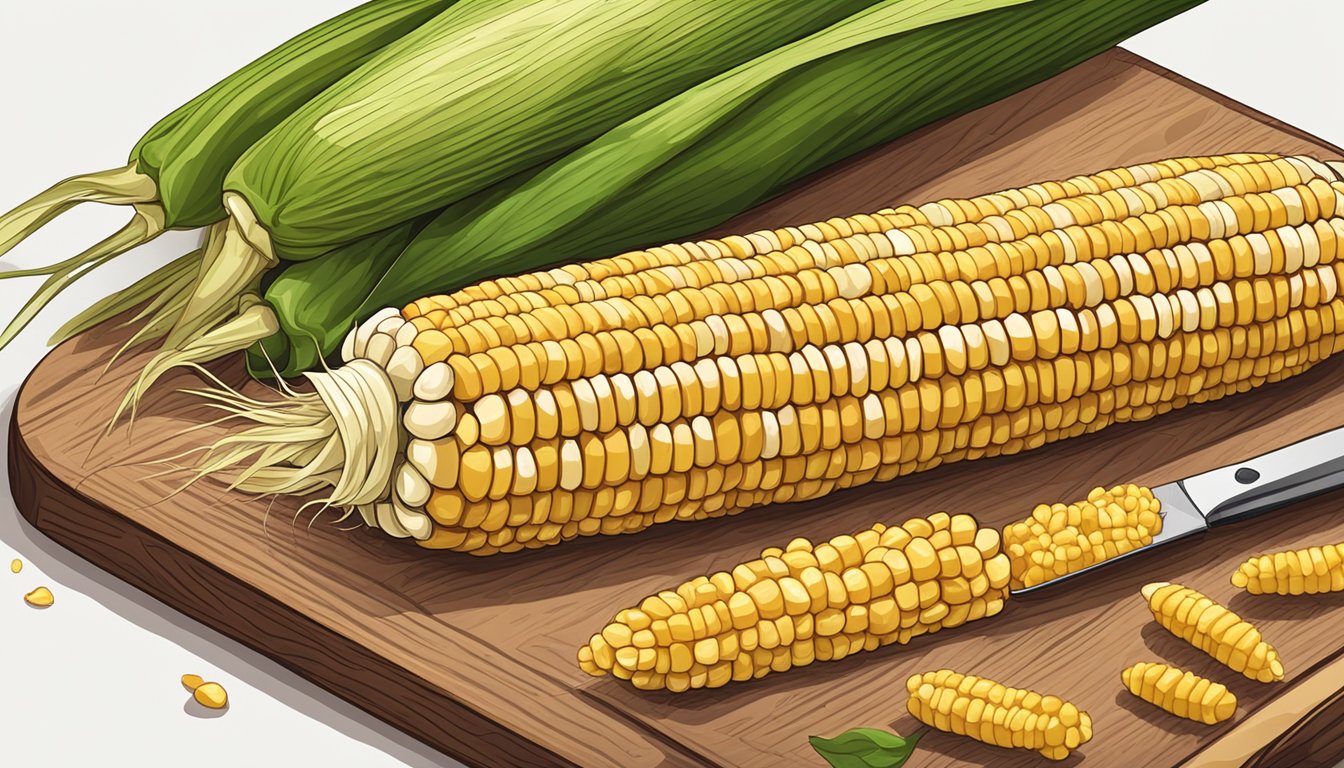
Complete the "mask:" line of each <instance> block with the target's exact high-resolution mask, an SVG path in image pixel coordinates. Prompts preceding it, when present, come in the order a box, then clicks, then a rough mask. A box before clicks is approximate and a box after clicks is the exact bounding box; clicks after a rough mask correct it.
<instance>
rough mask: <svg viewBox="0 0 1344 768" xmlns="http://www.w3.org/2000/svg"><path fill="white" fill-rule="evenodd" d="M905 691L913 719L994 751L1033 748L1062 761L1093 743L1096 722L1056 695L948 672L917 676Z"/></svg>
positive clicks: (946, 670) (909, 681) (1052, 758)
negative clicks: (1085, 744) (984, 745)
mask: <svg viewBox="0 0 1344 768" xmlns="http://www.w3.org/2000/svg"><path fill="white" fill-rule="evenodd" d="M905 689H906V690H907V691H909V692H910V699H909V703H908V705H907V706H908V707H909V710H910V714H912V715H914V716H915V717H916V718H918V719H919V720H920V722H923V723H924V724H926V725H931V726H933V727H934V728H937V729H938V730H940V731H947V732H948V733H956V734H960V735H962V736H970V737H971V738H972V739H975V740H976V741H982V742H984V743H986V744H992V745H994V746H996V747H1017V748H1024V749H1034V750H1037V751H1039V752H1040V753H1041V754H1042V755H1044V756H1046V757H1047V758H1049V759H1051V760H1063V759H1064V758H1066V757H1068V756H1069V752H1070V751H1071V750H1074V749H1077V748H1078V745H1080V744H1084V743H1086V742H1087V741H1089V740H1091V738H1092V718H1091V717H1089V716H1088V714H1087V713H1086V712H1083V711H1081V710H1079V709H1078V707H1076V706H1074V705H1073V704H1070V703H1069V702H1067V701H1064V700H1062V699H1060V698H1059V697H1057V696H1042V695H1041V694H1039V693H1036V692H1034V691H1028V690H1023V689H1019V688H1009V687H1007V686H1005V685H1003V684H1002V683H996V682H994V681H993V680H989V679H986V678H983V677H976V676H975V675H963V674H960V673H957V672H953V671H952V670H950V669H940V670H938V671H937V672H925V673H924V674H922V675H913V676H911V677H910V679H909V680H907V681H906V683H905Z"/></svg>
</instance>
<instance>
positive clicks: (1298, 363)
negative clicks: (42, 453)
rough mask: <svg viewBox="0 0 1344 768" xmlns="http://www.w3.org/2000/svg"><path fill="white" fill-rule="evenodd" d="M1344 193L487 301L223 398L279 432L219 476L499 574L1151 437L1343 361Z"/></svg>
mask: <svg viewBox="0 0 1344 768" xmlns="http://www.w3.org/2000/svg"><path fill="white" fill-rule="evenodd" d="M1328 173H1332V172H1331V171H1330V170H1329V169H1328V168H1325V167H1324V166H1322V165H1321V164H1320V163H1317V162H1316V161H1314V160H1311V159H1309V158H1273V157H1267V156H1260V155H1241V156H1230V157H1229V158H1226V159H1223V160H1218V159H1207V158H1205V159H1190V158H1187V159H1179V160H1172V161H1166V162H1163V163H1157V164H1150V165H1147V166H1136V167H1135V168H1130V169H1120V170H1117V171H1113V172H1108V173H1103V174H1098V175H1097V176H1096V177H1078V178H1077V179H1071V180H1068V181H1067V182H1046V183H1043V184H1040V185H1033V186H1031V187H1027V188H1024V189H1022V190H1011V191H1008V192H1003V193H1000V194H999V195H992V196H989V197H987V198H979V199H976V200H972V201H950V200H949V201H940V202H938V203H934V204H929V205H925V206H920V207H919V208H910V207H903V208H900V209H892V210H889V211H883V212H879V213H877V214H874V215H867V216H854V217H850V218H848V219H838V218H837V219H831V220H829V221H826V222H818V223H815V224H812V225H804V226H800V227H789V228H784V229H780V230H773V231H770V230H766V231H762V232H756V233H752V234H750V235H748V236H745V237H729V238H723V239H721V240H705V241H699V242H694V243H684V244H680V245H672V246H665V247H663V248H653V249H649V250H647V251H640V252H634V253H630V254H625V255H623V256H620V257H616V258H614V259H608V260H604V261H600V262H594V263H590V264H587V265H568V266H565V267H560V268H556V269H552V270H548V271H545V272H540V273H534V274H531V275H523V276H520V277H516V278H501V279H499V280H492V281H486V282H485V283H481V284H478V285H475V286H471V287H468V288H465V289H462V290H460V291H458V292H456V293H454V294H452V295H448V296H435V297H429V298H426V299H423V300H420V301H418V302H415V303H413V304H411V305H408V306H407V307H405V308H404V309H402V310H400V311H398V310H396V309H386V310H383V311H381V312H379V313H376V314H375V315H374V316H373V317H371V318H370V319H369V320H367V321H365V322H364V323H363V324H361V325H360V326H359V327H358V328H357V329H355V330H354V331H352V333H351V334H350V336H349V337H348V338H347V341H346V344H345V347H344V350H343V356H344V357H345V358H346V359H347V360H348V361H349V363H348V365H347V366H345V367H344V368H341V369H337V370H336V371H334V372H332V373H330V374H328V373H314V374H309V379H310V380H311V381H312V382H313V383H314V385H315V387H316V388H317V390H318V391H317V392H315V393H311V394H310V393H301V394H289V395H286V396H285V398H284V399H283V400H282V401H281V402H279V403H275V404H267V405H260V404H258V403H256V402H255V401H249V400H247V399H246V398H242V397H239V396H235V395H230V394H228V393H223V392H214V393H212V394H211V395H210V396H211V397H214V398H215V399H216V400H217V402H218V403H219V404H220V405H221V406H222V407H224V408H225V409H227V410H229V411H231V412H234V413H237V414H238V415H240V416H243V417H245V418H249V419H252V420H255V421H258V422H262V423H263V424H264V425H265V426H261V427H258V428H257V430H256V431H252V432H244V433H241V434H238V435H234V436H231V437H230V438H228V439H227V441H226V442H225V443H223V444H221V445H220V446H218V448H219V450H218V451H217V452H216V453H215V454H214V455H213V456H212V457H211V459H210V460H209V461H207V462H206V463H205V464H204V465H203V467H202V471H204V472H206V473H215V472H221V471H225V470H228V469H229V468H231V467H236V466H240V465H246V464H248V463H249V462H251V460H252V459H254V458H259V457H263V458H264V460H263V461H261V462H259V463H256V464H255V465H253V466H250V467H249V468H248V469H246V470H244V471H242V472H239V473H236V475H235V478H234V480H235V482H236V484H237V486H238V487H240V488H243V489H245V490H249V491H254V492H261V493H307V492H312V491H317V490H321V489H324V488H328V487H330V486H332V485H333V483H335V484H336V486H335V487H334V488H332V492H331V493H330V494H329V495H328V496H327V498H328V500H329V501H330V502H331V503H332V504H335V505H337V506H344V507H349V508H354V509H358V510H359V512H360V514H361V515H362V516H363V518H364V519H365V521H366V522H367V523H368V524H369V525H376V526H378V527H380V528H382V529H383V530H385V531H387V532H388V533H391V534H393V535H396V536H403V537H404V536H412V537H414V538H416V539H417V540H418V541H419V543H420V544H421V545H422V546H426V547H431V548H445V549H454V550H458V551H465V552H472V553H475V554H490V553H493V552H499V551H513V550H518V549H522V548H531V547H540V546H545V545H550V544H555V543H558V542H560V541H564V540H567V539H571V538H574V537H576V536H581V535H593V534H599V533H600V534H614V533H626V532H634V531H638V530H641V529H643V528H645V527H648V526H649V525H652V524H654V523H660V522H666V521H669V520H692V519H703V518H708V517H717V516H721V515H725V514H732V513H735V512H737V511H740V510H742V509H745V508H748V507H751V506H757V505H760V504H765V503H769V502H772V501H781V502H782V501H788V500H801V499H808V498H815V497H817V496H821V495H824V494H827V493H830V492H832V491H833V490H835V489H838V488H845V487H851V486H854V485H860V484H863V483H866V482H870V481H873V480H886V479H891V478H894V477H897V476H900V475H903V474H907V473H910V472H914V471H917V470H922V469H927V468H931V467H935V466H938V465H940V464H942V463H946V462H951V461H958V460H961V459H966V458H979V457H984V456H996V455H1004V454H1012V453H1017V452H1019V451H1022V450H1025V449H1028V448H1033V447H1036V446H1039V445H1043V444H1046V443H1048V442H1053V441H1055V440H1059V439H1062V438H1065V437H1070V436H1073V435H1080V434H1085V433H1089V432H1093V431H1096V430H1099V429H1101V428H1103V427H1105V426H1106V425H1108V424H1112V423H1116V422H1125V421H1136V420H1143V419H1147V418H1151V417H1152V416H1154V415H1157V414H1160V413H1164V412H1166V411H1169V410H1171V409H1173V408H1179V407H1182V406H1184V405H1186V404H1188V403H1198V402H1206V401H1210V400H1216V399H1218V398H1221V397H1223V396H1224V395H1226V394H1231V393H1234V392H1239V391H1245V390H1247V389H1250V388H1252V387H1254V386H1258V385H1260V384H1263V383H1265V382H1269V381H1278V380H1280V379H1283V378H1287V377H1289V376H1292V375H1294V374H1296V373H1299V372H1301V371H1303V370H1306V369H1307V368H1308V367H1310V366H1311V365H1312V364H1314V363H1315V362H1317V361H1319V360H1321V359H1323V358H1325V357H1326V356H1328V355H1330V354H1331V353H1332V352H1333V351H1334V349H1335V344H1336V328H1337V327H1341V321H1344V300H1341V299H1339V297H1338V285H1339V278H1340V273H1339V270H1340V269H1341V268H1340V267H1339V266H1338V264H1339V262H1338V260H1337V258H1336V257H1337V253H1338V247H1337V245H1338V242H1339V238H1340V236H1341V235H1344V216H1336V215H1335V213H1336V207H1337V203H1338V201H1339V200H1340V199H1341V191H1344V183H1340V182H1339V181H1326V180H1325V179H1324V178H1323V176H1324V174H1328ZM1094 179H1095V181H1094ZM1000 211H1003V212H1000ZM1341 213H1344V211H1341ZM1037 233H1039V234H1037ZM375 416H376V421H377V423H379V424H383V423H392V422H396V421H400V423H401V425H402V426H403V427H404V429H405V438H404V440H403V438H402V437H401V435H400V434H398V430H396V429H393V428H387V429H384V428H379V427H375V426H374V423H375ZM296 430H297V431H301V432H302V433H303V434H304V435H305V436H312V437H311V439H308V438H307V437H305V439H303V440H297V441H296V440H295V437H294V435H295V434H296ZM347 445H348V446H361V447H362V452H361V453H359V454H357V455H351V456H350V457H349V459H348V460H347V458H346V452H345V450H344V449H343V448H342V446H347ZM402 445H404V446H405V448H404V450H403V449H402ZM1104 551H1105V549H1104V546H1103V552H1104Z"/></svg>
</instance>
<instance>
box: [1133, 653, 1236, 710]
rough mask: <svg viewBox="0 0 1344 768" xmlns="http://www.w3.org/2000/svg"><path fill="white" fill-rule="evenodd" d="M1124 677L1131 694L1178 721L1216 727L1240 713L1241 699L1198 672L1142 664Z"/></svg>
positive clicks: (1164, 665) (1152, 663)
mask: <svg viewBox="0 0 1344 768" xmlns="http://www.w3.org/2000/svg"><path fill="white" fill-rule="evenodd" d="M1120 677H1121V679H1122V680H1123V681H1124V684H1125V688H1127V689H1128V690H1129V692H1130V693H1132V694H1134V695H1135V696H1138V697H1139V698H1140V699H1143V700H1144V701H1146V702H1148V703H1149V704H1153V705H1155V706H1158V707H1161V708H1162V709H1165V710H1166V711H1168V712H1170V713H1171V714H1173V715H1176V716H1177V717H1184V718H1186V719H1188V720H1194V721H1195V722H1199V723H1204V724H1205V725H1216V724H1218V723H1221V722H1223V721H1224V720H1227V719H1228V718H1230V717H1232V715H1234V714H1235V713H1236V711H1237V697H1236V695H1234V694H1233V693H1232V692H1231V691H1229V690H1227V686H1225V685H1223V684H1222V683H1215V682H1213V681H1212V680H1208V679H1206V678H1203V677H1200V676H1199V675H1196V674H1195V673H1194V672H1186V671H1185V670H1183V669H1177V668H1176V667H1172V666H1168V665H1166V664H1158V663H1156V662H1148V661H1141V662H1139V663H1138V664H1135V665H1133V666H1131V667H1128V668H1127V669H1125V671H1124V672H1122V673H1120Z"/></svg>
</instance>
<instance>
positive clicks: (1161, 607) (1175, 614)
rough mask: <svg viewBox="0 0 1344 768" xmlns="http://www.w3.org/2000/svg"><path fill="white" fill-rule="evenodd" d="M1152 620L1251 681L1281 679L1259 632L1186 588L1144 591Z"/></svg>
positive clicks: (1275, 656)
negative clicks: (1151, 613)
mask: <svg viewBox="0 0 1344 768" xmlns="http://www.w3.org/2000/svg"><path fill="white" fill-rule="evenodd" d="M1143 597H1144V599H1145V600H1147V601H1148V608H1149V610H1151V611H1152V612H1153V618H1154V619H1156V620H1157V623H1159V624H1161V625H1162V626H1163V627H1164V628H1165V629H1166V630H1167V631H1169V632H1171V633H1172V634H1173V635H1176V636H1177V637H1179V638H1181V639H1182V640H1185V641H1186V642H1188V643H1190V644H1191V645H1193V646H1195V647H1196V648H1198V649H1199V650H1201V651H1203V652H1205V653H1207V654H1208V655H1210V656H1212V657H1213V658H1215V659H1217V660H1218V662H1219V663H1220V664H1224V665H1226V666H1227V667H1228V668H1229V669H1231V670H1233V671H1235V672H1240V673H1241V674H1243V675H1245V676H1246V677H1249V678H1251V679H1252V680H1259V681H1260V682H1262V683H1269V682H1273V681H1275V680H1282V679H1283V663H1282V662H1280V661H1279V653H1278V651H1276V650H1274V646H1272V645H1270V644H1269V643H1266V642H1265V641H1264V640H1263V639H1261V637H1260V630H1258V629H1256V628H1255V627H1253V626H1252V625H1250V624H1249V623H1247V622H1245V621H1242V620H1241V617H1240V616H1238V615H1237V614H1235V613H1233V612H1232V611H1230V610H1228V609H1227V608H1225V607H1224V606H1222V605H1219V604H1218V603H1216V602H1214V601H1213V600H1211V599H1209V598H1208V597H1205V596H1204V595H1202V594H1200V593H1199V592H1196V591H1195V590H1193V589H1190V588H1189V587H1183V586H1181V585H1179V584H1170V583H1167V582H1155V583H1153V584H1148V585H1146V586H1145V587H1144V588H1143Z"/></svg>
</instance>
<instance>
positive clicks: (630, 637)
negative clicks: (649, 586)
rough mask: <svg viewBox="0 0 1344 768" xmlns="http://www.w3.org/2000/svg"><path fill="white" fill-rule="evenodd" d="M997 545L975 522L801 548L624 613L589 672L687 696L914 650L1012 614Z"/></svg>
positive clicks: (927, 524)
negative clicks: (933, 635) (908, 646)
mask: <svg viewBox="0 0 1344 768" xmlns="http://www.w3.org/2000/svg"><path fill="white" fill-rule="evenodd" d="M998 539H999V537H998V533H997V532H996V531H995V530H994V529H992V528H980V527H979V526H978V525H977V523H976V522H975V519H974V518H973V517H971V516H970V515H965V514H958V515H946V514H938V515H932V516H930V517H928V518H914V519H911V520H907V521H906V522H904V523H902V524H901V525H899V526H892V527H887V526H885V525H882V524H877V525H874V526H873V527H872V528H869V529H868V530H866V531H862V532H859V533H857V534H855V535H853V536H837V537H835V538H833V539H831V540H830V541H828V542H824V543H822V544H819V545H817V546H815V547H814V546H812V544H811V543H810V542H808V541H807V540H805V539H795V540H794V541H792V542H790V543H789V545H788V547H787V548H785V549H780V548H769V549H766V550H764V551H763V552H762V553H761V558H760V559H758V560H752V561H749V562H746V563H741V564H739V565H737V566H736V567H734V568H732V569H731V571H721V572H719V573H716V574H714V575H712V576H700V577H698V578H695V579H692V580H691V581H687V582H684V583H682V584H681V585H680V586H678V587H677V588H676V589H675V590H673V591H669V592H660V593H658V594H657V595H653V596H650V597H648V598H645V600H644V601H643V602H641V603H640V604H639V607H638V608H634V609H627V610H624V611H621V612H619V613H617V614H616V616H615V618H614V619H613V620H612V623H610V624H608V625H607V626H606V627H604V628H603V629H602V631H601V632H599V633H597V634H595V635H593V636H592V639H591V640H589V641H588V644H587V645H584V646H583V647H581V648H579V652H578V661H579V666H580V667H581V668H582V669H583V670H584V671H585V672H587V673H589V674H591V675H597V676H600V675H605V674H608V673H611V674H613V675H615V676H616V677H619V678H621V679H625V680H630V681H631V682H632V683H633V684H634V685H635V687H637V688H648V689H662V688H666V689H667V690H670V691H674V692H680V691H685V690H688V689H691V688H705V687H709V688H714V687H718V686H720V685H725V684H727V683H728V682H730V681H733V680H750V679H752V678H757V677H762V676H764V675H766V674H769V673H770V672H772V671H774V672H783V671H785V670H787V669H790V668H792V667H799V666H806V665H808V664H811V663H812V662H814V661H838V660H839V659H842V658H844V657H845V656H848V655H850V654H852V653H856V652H858V651H861V650H868V651H871V650H874V649H876V648H878V647H880V646H883V645H888V644H890V643H907V642H909V641H910V640H911V639H912V638H914V637H917V636H919V635H922V634H926V633H930V632H937V631H939V630H941V629H946V628H949V627H955V626H958V625H960V624H964V623H966V622H968V621H974V620H976V619H980V618H984V617H986V616H993V615H994V614H996V613H998V612H999V611H1000V610H1002V608H1003V601H1004V600H1005V599H1006V598H1007V596H1008V591H1007V587H1008V578H1009V565H1008V557H1007V555H1005V554H1003V553H1002V552H1001V551H1000V546H999V540H998ZM645 622H648V627H647V628H646V629H641V630H635V629H634V627H635V626H636V625H641V626H642V625H643V624H644V623H645ZM641 635H643V637H641Z"/></svg>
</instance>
